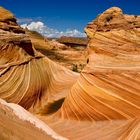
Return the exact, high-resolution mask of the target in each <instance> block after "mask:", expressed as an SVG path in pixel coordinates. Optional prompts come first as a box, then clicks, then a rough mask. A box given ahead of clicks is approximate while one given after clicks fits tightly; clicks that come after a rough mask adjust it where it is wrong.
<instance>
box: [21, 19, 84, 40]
mask: <svg viewBox="0 0 140 140" xmlns="http://www.w3.org/2000/svg"><path fill="white" fill-rule="evenodd" d="M21 27H22V28H28V29H29V30H32V31H37V32H39V33H41V34H42V35H44V36H46V37H51V38H53V37H61V36H71V37H85V36H86V35H85V33H82V32H80V31H78V30H77V29H73V30H70V29H67V30H66V31H59V30H57V29H53V28H49V27H47V26H46V25H45V24H44V23H43V22H41V21H37V22H34V21H33V22H31V23H29V24H22V25H21Z"/></svg>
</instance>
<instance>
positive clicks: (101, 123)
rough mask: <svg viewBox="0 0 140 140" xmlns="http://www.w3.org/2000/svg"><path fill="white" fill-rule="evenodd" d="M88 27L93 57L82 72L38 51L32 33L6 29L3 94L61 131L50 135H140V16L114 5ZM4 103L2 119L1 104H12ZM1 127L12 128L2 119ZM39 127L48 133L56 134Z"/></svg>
mask: <svg viewBox="0 0 140 140" xmlns="http://www.w3.org/2000/svg"><path fill="white" fill-rule="evenodd" d="M19 28H20V27H19ZM85 32H86V33H87V36H88V38H89V42H88V53H89V62H88V64H87V66H86V67H85V68H84V70H83V71H82V72H81V74H80V75H78V74H75V73H74V72H71V71H70V70H67V69H66V68H64V67H62V66H59V65H58V64H55V63H54V62H52V61H51V60H49V59H48V58H46V57H45V56H44V55H42V54H40V53H39V52H38V51H36V50H35V49H34V47H33V46H32V43H31V42H30V40H29V38H28V36H26V34H24V33H20V34H17V33H13V32H12V31H4V30H3V29H1V30H0V40H1V44H0V52H1V53H0V74H1V75H0V98H2V99H4V100H6V101H7V102H14V103H16V104H19V105H21V106H22V107H24V108H25V109H27V110H28V111H30V112H32V113H33V114H34V116H36V117H37V118H38V119H40V120H42V121H44V122H45V123H43V122H38V121H40V120H37V122H38V123H39V124H40V123H43V124H44V125H45V124H46V127H49V128H50V129H51V130H53V131H54V133H55V136H58V138H56V137H51V136H52V135H49V138H50V139H51V138H53V139H70V140H79V139H80V140H85V139H88V140H117V139H119V140H124V139H125V140H138V139H140V129H139V128H140V95H139V94H140V87H139V83H140V50H139V46H140V17H139V16H134V15H126V14H123V12H122V10H121V9H119V8H117V7H112V8H110V9H108V10H106V11H105V12H103V13H102V14H100V15H99V16H98V17H97V18H96V19H95V20H93V21H92V22H91V23H89V24H88V25H87V26H86V27H85ZM1 102H2V103H3V101H1ZM2 103H1V104H0V118H2V117H3V116H4V115H3V110H4V109H3V110H2V109H1V108H2V107H4V105H5V107H6V106H7V103H5V102H4V103H3V104H4V105H3V104H2ZM8 106H10V104H9V105H8ZM14 106H16V105H15V104H14ZM15 110H16V108H15ZM18 110H22V111H23V110H24V109H23V108H21V107H20V109H19V108H18ZM22 111H21V112H22ZM8 113H9V114H10V115H11V113H10V111H9V112H8ZM14 113H15V112H14ZM26 113H27V112H26ZM6 114H7V113H6ZM15 114H16V113H15ZM21 114H22V113H21ZM10 115H9V118H11V117H10ZM28 115H29V114H28ZM18 118H19V117H18V116H17V117H16V118H15V120H18V123H19V122H20V120H19V119H18ZM8 120H9V119H7V121H8ZM31 120H32V118H31ZM8 123H10V122H9V121H8V122H7V124H8ZM22 123H23V124H24V125H27V124H26V122H25V121H22ZM30 125H32V122H30ZM14 127H15V128H18V126H15V125H14ZM0 128H1V129H0V130H5V131H6V130H7V128H8V125H6V126H5V127H4V125H3V123H0ZM11 129H12V127H11V128H9V131H10V132H13V131H12V130H11ZM20 129H21V130H22V128H21V127H20ZM34 129H35V130H36V131H37V133H39V134H40V135H41V136H42V137H43V138H47V137H46V136H45V135H47V136H48V134H50V131H45V135H43V133H42V132H40V131H39V130H38V129H37V127H36V126H35V127H34ZM45 129H46V128H45ZM50 129H49V130H50ZM23 130H24V132H23V133H25V134H26V133H27V131H29V132H32V131H31V130H27V131H26V129H24V128H23ZM4 134H5V135H6V137H8V136H7V134H6V133H4ZM14 135H15V137H16V138H19V139H20V137H21V136H19V135H18V134H17V133H16V132H13V136H14ZM3 137H4V136H3V135H2V138H3ZM30 137H33V136H32V135H30ZM4 138H5V137H4ZM9 138H11V136H10V135H9ZM27 139H28V138H27ZM37 139H38V138H37Z"/></svg>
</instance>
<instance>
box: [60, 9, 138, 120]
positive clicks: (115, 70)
mask: <svg viewBox="0 0 140 140" xmlns="http://www.w3.org/2000/svg"><path fill="white" fill-rule="evenodd" d="M108 15H110V16H111V17H112V18H111V19H110V20H111V21H109V23H108V24H111V27H110V30H109V31H108V30H106V31H104V30H102V28H101V27H103V28H104V29H105V28H108V26H107V27H106V26H105V27H104V22H106V20H105V19H106V17H108ZM125 17H126V15H125V16H124V15H123V14H122V11H121V10H120V9H119V8H115V7H113V8H110V9H108V10H106V11H105V12H103V14H101V15H99V16H98V17H97V19H95V20H94V21H93V22H92V24H90V26H89V25H88V26H87V27H86V28H85V31H86V32H87V34H88V36H89V38H91V39H90V41H89V44H88V48H89V63H88V65H87V66H86V68H85V69H84V70H83V71H82V73H81V75H80V77H79V78H78V80H77V82H76V84H75V85H74V86H73V87H72V89H71V91H70V93H69V94H68V96H67V97H66V99H65V101H64V103H63V105H62V107H61V109H60V114H61V116H62V117H64V118H73V119H77V120H81V119H83V120H90V121H101V120H114V119H132V118H135V117H140V102H139V101H140V95H139V93H140V87H139V82H140V81H139V79H140V76H139V70H140V69H139V68H140V50H139V48H140V47H139V46H140V34H139V30H138V29H137V28H135V27H133V28H132V29H131V30H128V28H130V26H131V25H129V22H128V24H126V28H124V26H123V25H122V26H121V23H127V20H125ZM122 19H123V21H126V22H121V20H122ZM118 22H119V23H118ZM98 24H99V25H98ZM117 24H118V26H117ZM113 25H114V26H113ZM115 25H116V26H115ZM98 29H100V30H98ZM91 30H92V32H93V31H94V30H97V31H96V32H95V34H94V36H93V37H92V36H91V34H90V31H91Z"/></svg>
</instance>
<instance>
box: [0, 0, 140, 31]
mask: <svg viewBox="0 0 140 140" xmlns="http://www.w3.org/2000/svg"><path fill="white" fill-rule="evenodd" d="M0 5H1V6H3V7H5V8H7V9H9V10H10V11H12V12H13V13H14V14H15V16H16V17H17V18H19V19H20V20H19V21H20V23H21V24H22V23H26V22H27V23H29V22H32V21H41V22H43V23H44V24H45V25H46V26H48V27H50V28H53V29H57V30H59V31H64V30H67V29H77V30H79V31H80V32H83V28H84V26H85V25H86V24H87V23H88V22H90V21H91V20H93V19H94V18H95V17H96V16H97V15H98V14H99V13H101V12H103V11H104V10H106V9H107V8H109V7H112V6H118V7H120V8H122V9H123V11H124V13H128V14H140V0H0Z"/></svg>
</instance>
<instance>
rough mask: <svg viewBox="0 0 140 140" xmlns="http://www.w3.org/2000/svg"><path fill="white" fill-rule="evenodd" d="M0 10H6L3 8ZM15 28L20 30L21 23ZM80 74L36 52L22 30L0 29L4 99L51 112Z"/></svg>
mask: <svg viewBox="0 0 140 140" xmlns="http://www.w3.org/2000/svg"><path fill="white" fill-rule="evenodd" d="M0 10H1V11H2V13H3V9H2V8H1V9H0ZM4 11H5V10H4ZM3 22H4V21H3ZM15 26H16V21H15ZM15 28H17V29H18V28H19V29H20V27H19V26H18V25H17V26H16V27H15ZM77 76H78V74H76V73H73V72H71V71H70V70H67V69H66V68H64V67H62V66H59V65H57V64H55V63H54V62H52V61H51V60H49V59H48V58H46V57H45V56H44V55H42V54H41V53H39V52H37V51H36V50H35V49H34V47H33V45H32V43H31V41H30V39H29V37H28V36H27V35H26V34H24V33H23V32H22V33H19V32H18V33H15V32H13V30H12V31H11V30H9V31H5V30H3V28H1V29H0V97H1V98H2V99H4V100H6V101H8V102H14V103H17V104H19V105H21V106H23V107H24V108H26V109H30V110H36V112H43V111H45V113H47V112H48V111H51V110H49V106H51V105H52V104H53V103H55V101H56V102H60V105H61V103H62V102H63V100H64V97H65V96H66V93H67V92H68V91H69V89H70V87H71V86H72V85H73V84H74V82H75V81H76V79H77ZM63 77H64V78H63ZM60 105H59V106H58V107H60ZM47 106H48V108H47ZM44 107H45V110H44ZM56 108H57V107H56Z"/></svg>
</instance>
